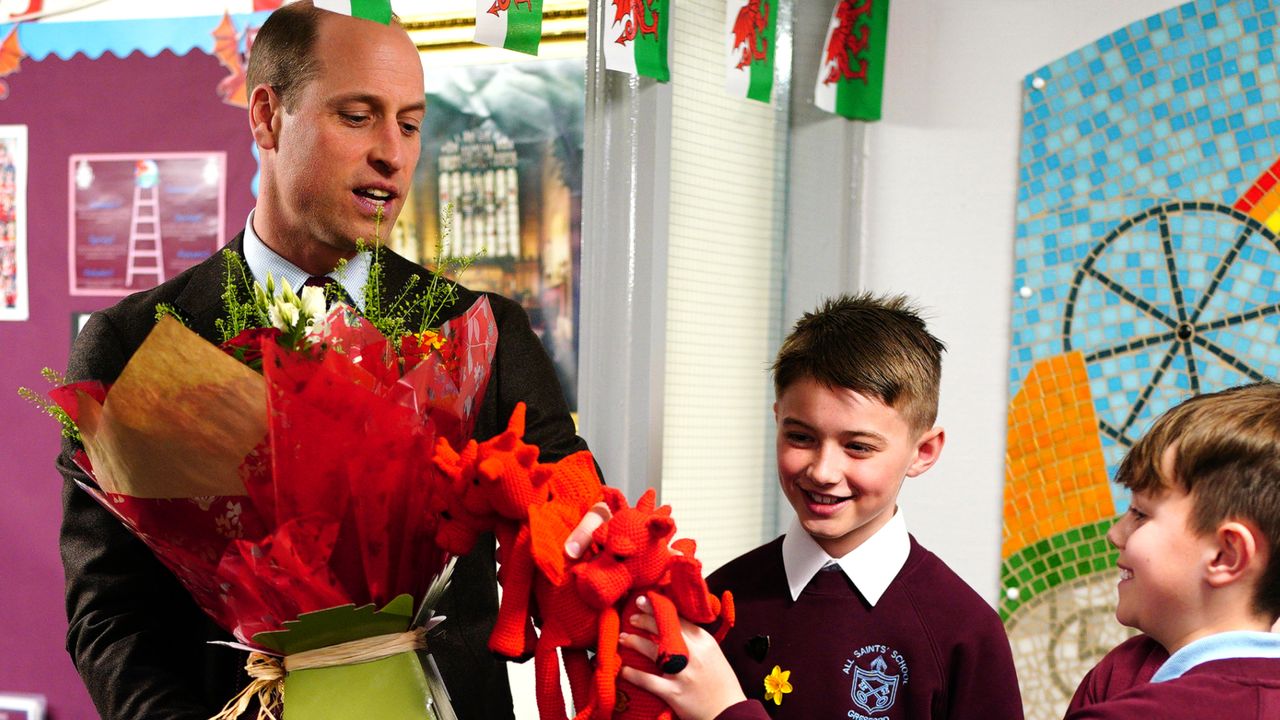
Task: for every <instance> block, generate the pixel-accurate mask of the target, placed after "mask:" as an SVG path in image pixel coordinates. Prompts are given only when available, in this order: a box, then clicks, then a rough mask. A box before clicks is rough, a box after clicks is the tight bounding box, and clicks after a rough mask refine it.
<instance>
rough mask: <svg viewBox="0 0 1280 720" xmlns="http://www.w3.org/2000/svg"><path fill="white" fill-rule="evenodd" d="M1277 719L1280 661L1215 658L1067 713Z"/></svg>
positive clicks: (1102, 718)
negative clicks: (1164, 679)
mask: <svg viewBox="0 0 1280 720" xmlns="http://www.w3.org/2000/svg"><path fill="white" fill-rule="evenodd" d="M1156 718H1158V719H1159V720H1275V718H1280V660H1277V659H1271V658H1231V659H1227V660H1210V661H1209V662H1206V663H1201V664H1200V665H1197V666H1195V667H1193V668H1191V669H1190V670H1188V671H1187V672H1186V673H1185V674H1183V675H1182V676H1181V677H1177V678H1174V679H1172V680H1167V681H1165V682H1159V683H1147V684H1146V685H1140V686H1138V687H1135V688H1133V689H1132V690H1129V691H1128V692H1124V693H1120V694H1119V695H1117V696H1116V697H1115V698H1113V699H1111V700H1109V701H1107V702H1104V703H1099V704H1097V705H1092V706H1090V707H1087V708H1085V709H1083V710H1080V711H1078V712H1074V713H1070V714H1068V715H1067V720H1155V719H1156Z"/></svg>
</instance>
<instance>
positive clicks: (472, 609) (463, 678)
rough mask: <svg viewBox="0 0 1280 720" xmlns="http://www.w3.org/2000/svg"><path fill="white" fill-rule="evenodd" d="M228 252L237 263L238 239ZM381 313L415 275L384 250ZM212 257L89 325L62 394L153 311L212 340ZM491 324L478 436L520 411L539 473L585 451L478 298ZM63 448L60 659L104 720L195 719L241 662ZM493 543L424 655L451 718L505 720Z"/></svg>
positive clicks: (512, 315) (217, 286)
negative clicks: (68, 660) (67, 661)
mask: <svg viewBox="0 0 1280 720" xmlns="http://www.w3.org/2000/svg"><path fill="white" fill-rule="evenodd" d="M228 247H230V248H232V249H233V250H235V251H236V252H238V253H241V254H243V237H242V235H241V236H237V237H236V238H235V239H234V240H232V241H231V243H230V244H229V245H228ZM381 252H382V257H383V258H384V260H383V264H384V267H385V272H386V275H385V280H384V288H386V295H388V296H389V297H388V298H387V302H389V301H390V300H391V299H392V297H394V296H395V295H396V294H398V292H399V291H400V289H401V288H403V287H404V285H405V283H406V282H407V281H408V280H409V278H410V276H412V275H423V274H424V271H423V269H422V268H421V267H419V266H418V265H416V264H414V263H411V262H409V261H408V260H405V259H404V258H402V257H400V256H398V255H396V254H395V253H392V252H390V251H385V250H384V251H381ZM223 265H224V264H223V260H222V258H221V254H217V255H215V256H213V257H212V258H210V259H208V260H206V261H205V262H203V263H201V264H200V265H198V266H196V267H194V268H191V269H190V270H188V271H186V272H184V273H182V274H181V275H178V276H177V277H174V278H173V279H171V280H169V281H168V282H166V283H164V284H162V285H160V286H159V287H156V288H154V289H152V290H148V291H145V292H141V293H137V294H134V295H130V296H129V297H126V298H124V299H123V300H121V301H120V302H119V303H117V304H116V305H115V306H114V307H111V308H109V309H107V310H104V311H102V312H98V313H94V314H93V316H92V317H91V318H90V319H89V322H88V324H87V325H85V328H84V330H83V331H82V332H81V333H80V335H79V337H77V338H76V342H75V344H74V346H73V348H72V351H71V358H70V361H69V363H68V369H67V376H68V380H69V381H78V380H85V379H96V380H102V381H107V382H111V381H114V380H115V379H116V378H117V377H118V376H119V374H120V372H121V370H122V369H123V368H124V366H125V363H127V362H128V360H129V358H130V356H131V355H132V354H133V353H134V351H136V350H137V348H138V346H139V345H140V344H141V343H142V341H143V339H144V338H145V337H146V335H147V333H148V332H149V331H150V330H151V328H152V327H153V326H154V325H155V307H156V304H157V303H170V304H172V305H173V306H175V307H176V308H177V309H178V311H179V313H180V314H181V315H182V316H183V317H184V319H185V320H187V322H188V325H189V327H190V328H191V329H192V330H194V331H195V332H197V333H199V334H200V335H201V336H203V337H205V338H207V339H210V340H213V341H215V342H216V341H217V340H218V339H219V338H218V337H217V335H216V330H215V327H214V322H215V320H216V319H217V318H219V317H221V315H222V314H223V305H222V298H221V295H222V291H223V287H224V279H225V277H226V276H225V270H224V266H223ZM478 297H479V294H478V293H474V292H472V291H470V290H467V289H466V288H463V287H461V286H458V301H457V303H456V304H455V306H454V307H453V308H451V309H450V310H449V311H447V312H446V313H444V315H443V316H442V318H441V319H442V320H447V319H449V318H451V317H454V316H456V315H458V314H460V313H461V312H462V311H464V310H465V309H467V308H468V307H470V306H471V304H472V303H473V302H474V301H475V300H476V299H477V298H478ZM488 297H489V302H490V304H491V306H492V308H493V314H494V318H495V320H496V321H497V325H498V333H499V335H498V347H497V354H496V356H495V358H494V366H493V371H492V374H491V377H490V380H489V386H488V389H487V391H486V393H485V397H484V400H483V403H482V405H481V408H480V415H479V419H478V422H477V425H476V437H477V438H479V439H484V438H488V437H492V436H493V435H495V434H497V433H498V432H500V431H501V430H502V429H504V428H505V427H506V419H507V417H508V416H509V415H510V413H511V411H512V409H513V408H514V407H515V404H516V402H517V401H520V400H523V401H525V402H526V403H527V405H528V418H527V430H526V439H527V440H528V441H529V442H531V443H533V444H536V445H538V446H539V447H541V448H542V460H544V461H549V460H555V459H559V458H561V457H563V456H565V455H568V454H570V453H572V452H575V451H577V450H581V449H585V447H586V444H585V443H584V442H583V441H582V440H581V439H580V438H578V437H577V436H576V435H575V431H574V426H573V421H572V419H571V418H570V417H569V412H568V409H567V407H566V406H565V402H564V400H563V397H562V395H561V391H560V386H559V384H558V383H557V381H556V375H555V372H554V370H553V368H552V365H551V362H550V360H549V359H548V358H547V355H546V353H545V352H544V351H543V349H542V346H541V344H540V343H539V341H538V339H537V337H536V336H535V335H534V334H533V331H532V330H531V329H530V327H529V320H528V317H527V316H526V315H525V312H524V310H523V309H522V308H521V307H520V306H519V305H518V304H516V303H514V302H512V301H511V300H508V299H506V298H503V297H501V296H498V295H492V294H489V295H488ZM69 452H70V448H68V447H65V446H64V448H63V452H62V454H61V455H60V456H59V458H58V468H59V470H60V471H61V472H62V475H63V478H64V482H63V491H62V502H63V518H62V533H61V541H60V542H61V550H62V562H63V567H64V569H65V571H66V580H67V590H66V601H67V619H68V621H69V623H70V627H69V628H68V631H67V650H68V651H69V652H70V653H71V657H72V659H73V660H74V662H75V665H76V669H77V670H78V671H79V672H80V675H81V677H82V678H83V679H84V682H85V685H86V686H87V687H88V689H89V694H90V695H91V696H92V697H93V701H94V703H95V705H96V706H97V708H98V711H99V713H101V715H102V717H104V718H108V719H115V718H121V719H123V718H130V719H133V718H146V720H159V719H162V718H164V719H169V718H172V719H175V720H176V719H178V718H181V719H182V720H206V719H207V718H208V717H210V716H211V715H213V714H214V713H216V712H217V711H218V710H219V709H221V707H222V704H223V703H224V702H226V701H227V700H228V699H230V698H231V697H232V695H234V694H235V693H236V692H237V691H239V689H240V688H241V687H243V686H244V684H245V683H246V682H247V677H246V676H245V673H244V671H243V669H242V666H243V663H244V653H243V652H240V651H236V650H233V649H231V648H227V647H225V646H221V645H208V644H206V643H207V641H209V640H226V639H230V636H229V635H228V634H227V633H225V632H223V631H222V630H220V629H219V628H217V627H216V626H215V625H214V624H213V623H212V621H210V620H209V619H208V617H207V616H206V615H205V614H204V613H203V612H202V611H201V610H200V609H199V608H198V607H197V606H196V605H195V603H194V602H193V601H192V600H191V598H190V597H189V596H188V595H187V593H186V591H184V590H183V589H182V587H181V586H180V585H179V584H178V581H177V580H176V579H175V578H174V577H173V575H172V574H171V573H170V572H169V571H168V570H167V569H166V568H165V567H164V566H163V565H161V564H160V562H159V561H158V560H156V559H155V557H154V556H153V555H152V554H151V552H150V551H149V550H148V549H147V548H146V546H144V545H143V544H142V543H141V541H139V540H137V539H136V538H135V537H134V536H133V535H131V534H130V533H129V531H128V530H126V529H125V528H124V526H123V525H122V524H121V523H120V522H119V521H117V520H116V519H115V518H114V517H112V516H111V515H109V514H108V513H107V511H106V510H104V509H103V508H102V507H101V506H99V505H98V503H97V502H96V501H95V500H94V499H93V498H91V497H90V496H89V494H88V493H86V492H84V491H83V490H81V489H80V488H78V487H76V485H75V481H76V480H77V479H78V480H81V481H83V482H88V478H87V477H85V476H84V474H83V473H81V472H80V471H79V469H78V468H76V467H75V465H74V464H73V463H72V462H71V461H70V459H69V458H70V454H69ZM493 551H494V547H493V541H492V539H489V540H487V541H485V542H481V543H480V544H479V545H478V546H477V547H476V549H475V550H474V551H473V552H472V553H471V554H470V555H468V556H467V557H465V558H462V559H461V560H460V561H459V563H458V566H457V569H456V571H455V575H454V580H453V585H452V587H451V589H450V591H449V593H448V595H447V596H446V597H445V599H444V600H443V607H442V612H443V613H444V614H445V615H447V616H448V619H447V620H446V621H445V622H444V623H443V624H442V625H441V626H440V632H439V635H438V636H433V637H432V638H431V639H430V640H429V642H430V646H431V649H432V651H433V653H434V655H435V657H436V660H437V662H438V664H439V665H440V669H441V672H442V673H443V675H444V679H445V682H446V684H447V685H448V688H449V692H450V695H451V697H452V699H453V704H454V707H455V709H456V710H457V711H458V716H459V717H460V718H463V720H489V719H490V718H510V717H512V709H511V689H510V686H509V684H508V682H507V676H506V668H505V666H504V664H503V663H501V662H499V661H496V660H495V659H493V657H492V656H491V655H490V653H489V651H488V649H487V640H488V635H489V631H490V629H491V628H492V626H493V620H494V616H495V615H496V612H497V592H496V585H495V576H494V554H493Z"/></svg>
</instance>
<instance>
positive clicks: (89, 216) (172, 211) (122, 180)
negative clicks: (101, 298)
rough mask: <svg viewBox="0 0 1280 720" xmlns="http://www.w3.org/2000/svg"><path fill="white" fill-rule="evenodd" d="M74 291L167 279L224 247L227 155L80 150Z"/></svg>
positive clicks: (131, 287)
mask: <svg viewBox="0 0 1280 720" xmlns="http://www.w3.org/2000/svg"><path fill="white" fill-rule="evenodd" d="M69 165H70V166H69V168H68V172H67V175H68V177H69V178H70V189H69V193H70V195H71V201H70V202H69V203H68V204H67V206H68V209H69V210H70V213H71V217H70V218H69V219H68V222H67V226H68V228H70V231H71V232H70V237H69V239H68V242H67V256H68V257H67V262H68V267H69V268H70V272H69V276H70V279H71V294H72V295H127V294H129V293H132V292H137V291H138V290H143V289H146V288H149V287H153V286H155V285H159V284H160V283H162V282H164V281H165V280H167V279H168V278H171V277H173V276H174V275H177V274H178V273H180V272H182V271H183V270H186V269H187V268H189V267H192V266H194V265H196V264H198V263H199V262H200V261H202V260H204V259H205V258H207V257H209V256H210V255H212V254H213V253H214V252H215V251H216V250H217V249H218V248H220V247H222V245H223V243H224V242H225V239H224V237H223V235H224V233H223V227H224V221H225V219H226V217H225V215H226V212H225V209H226V195H227V185H226V154H225V153H221V152H212V153H151V154H139V155H132V154H107V155H72V156H71V158H70V164H69Z"/></svg>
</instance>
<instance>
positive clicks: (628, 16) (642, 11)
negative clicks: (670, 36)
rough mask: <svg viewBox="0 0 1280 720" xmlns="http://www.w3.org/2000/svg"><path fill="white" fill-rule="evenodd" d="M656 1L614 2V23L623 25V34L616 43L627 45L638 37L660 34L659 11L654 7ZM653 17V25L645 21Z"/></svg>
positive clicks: (632, 0) (619, 0)
mask: <svg viewBox="0 0 1280 720" xmlns="http://www.w3.org/2000/svg"><path fill="white" fill-rule="evenodd" d="M654 2H655V0H613V22H614V24H617V23H623V26H622V34H621V35H619V36H618V39H617V40H616V41H615V42H617V43H618V44H619V45H626V44H627V43H629V42H631V41H632V40H635V39H636V36H637V35H640V34H643V35H653V36H655V37H656V36H657V34H658V22H659V18H658V10H657V8H654V7H653V4H654ZM650 15H652V16H653V22H652V23H646V22H645V20H646V19H647V18H648V17H649V16H650Z"/></svg>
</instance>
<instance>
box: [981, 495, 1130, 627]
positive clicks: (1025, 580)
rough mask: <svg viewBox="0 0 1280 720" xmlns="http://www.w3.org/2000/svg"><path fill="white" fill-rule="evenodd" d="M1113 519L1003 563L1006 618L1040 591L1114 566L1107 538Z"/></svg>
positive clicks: (1028, 549) (1002, 607)
mask: <svg viewBox="0 0 1280 720" xmlns="http://www.w3.org/2000/svg"><path fill="white" fill-rule="evenodd" d="M1112 522H1114V520H1112V519H1107V520H1104V521H1102V522H1099V523H1095V524H1094V525H1089V526H1085V527H1080V528H1072V529H1071V530H1068V531H1066V532H1063V533H1059V534H1058V535H1055V536H1053V537H1050V538H1044V539H1042V540H1040V541H1037V542H1036V543H1035V544H1034V545H1031V546H1029V547H1025V548H1022V549H1021V550H1019V551H1018V552H1016V553H1014V554H1012V555H1010V556H1009V558H1008V559H1006V560H1005V562H1004V563H1002V564H1001V566H1000V588H1001V591H1002V592H1001V596H1000V601H999V603H998V604H997V610H998V611H999V613H1000V617H1001V618H1002V619H1004V620H1006V621H1007V620H1008V619H1009V618H1010V617H1012V616H1013V614H1014V613H1015V612H1016V611H1017V610H1018V608H1019V607H1021V606H1022V605H1023V604H1024V603H1027V602H1029V601H1031V600H1032V599H1034V598H1035V597H1036V596H1038V595H1039V594H1040V593H1043V592H1046V591H1048V590H1050V589H1052V588H1054V587H1057V586H1058V585H1062V584H1063V583H1067V582H1071V581H1073V580H1077V579H1079V578H1081V577H1084V576H1086V575H1089V574H1091V573H1096V572H1104V571H1106V570H1109V569H1110V568H1113V567H1115V556H1116V552H1115V550H1114V549H1113V548H1112V547H1111V545H1110V543H1108V542H1107V540H1106V537H1105V535H1106V531H1107V529H1108V528H1110V527H1111V524H1112ZM1011 591H1012V593H1013V597H1010V592H1011Z"/></svg>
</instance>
